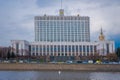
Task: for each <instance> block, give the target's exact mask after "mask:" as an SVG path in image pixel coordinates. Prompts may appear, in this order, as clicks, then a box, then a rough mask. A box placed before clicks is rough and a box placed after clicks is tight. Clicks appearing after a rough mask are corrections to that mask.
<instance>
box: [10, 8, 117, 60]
mask: <svg viewBox="0 0 120 80" xmlns="http://www.w3.org/2000/svg"><path fill="white" fill-rule="evenodd" d="M104 38H105V37H104V35H103V31H102V29H101V33H100V36H99V41H97V42H90V19H89V17H87V16H79V15H77V16H64V10H63V9H60V14H59V16H47V15H44V16H35V42H27V41H24V40H12V41H11V42H12V47H13V48H14V50H13V51H14V53H16V54H19V55H31V56H50V57H53V58H55V57H57V58H58V57H61V58H62V57H64V58H66V59H68V58H69V57H82V56H89V55H94V54H99V55H107V54H109V53H114V51H115V44H114V41H108V40H105V39H104Z"/></svg>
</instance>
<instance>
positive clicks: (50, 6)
mask: <svg viewBox="0 0 120 80" xmlns="http://www.w3.org/2000/svg"><path fill="white" fill-rule="evenodd" d="M60 2H61V1H60V0H0V46H9V45H10V40H19V39H20V40H28V41H30V42H33V41H34V16H38V15H44V14H47V15H58V11H59V9H60V8H61V4H60ZM63 9H64V10H65V15H75V16H76V15H77V14H80V15H81V16H89V17H90V31H91V41H97V40H98V36H99V33H100V28H101V27H102V28H103V30H104V35H105V36H106V40H107V39H108V40H114V41H115V42H116V46H120V0H63Z"/></svg>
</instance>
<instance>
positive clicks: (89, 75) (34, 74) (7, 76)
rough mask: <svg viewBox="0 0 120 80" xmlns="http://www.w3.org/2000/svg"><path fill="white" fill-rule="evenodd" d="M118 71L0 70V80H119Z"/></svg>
mask: <svg viewBox="0 0 120 80" xmlns="http://www.w3.org/2000/svg"><path fill="white" fill-rule="evenodd" d="M119 75H120V73H112V72H111V73H110V72H109V73H108V72H66V71H62V72H61V73H60V74H59V72H58V71H0V80H120V76H119Z"/></svg>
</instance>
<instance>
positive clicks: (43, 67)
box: [0, 63, 120, 72]
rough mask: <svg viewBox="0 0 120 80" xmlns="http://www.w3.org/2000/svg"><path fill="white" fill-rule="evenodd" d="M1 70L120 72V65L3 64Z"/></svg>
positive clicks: (0, 66) (0, 65)
mask: <svg viewBox="0 0 120 80" xmlns="http://www.w3.org/2000/svg"><path fill="white" fill-rule="evenodd" d="M0 70H21V71H24V70H25V71H32V70H35V71H57V70H61V71H101V72H103V71H105V72H106V71H108V72H120V65H119V64H114V65H113V64H19V63H14V64H12V63H8V64H5V63H1V64H0Z"/></svg>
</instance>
